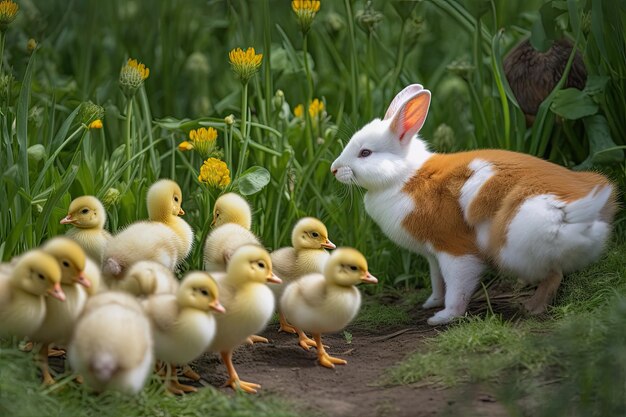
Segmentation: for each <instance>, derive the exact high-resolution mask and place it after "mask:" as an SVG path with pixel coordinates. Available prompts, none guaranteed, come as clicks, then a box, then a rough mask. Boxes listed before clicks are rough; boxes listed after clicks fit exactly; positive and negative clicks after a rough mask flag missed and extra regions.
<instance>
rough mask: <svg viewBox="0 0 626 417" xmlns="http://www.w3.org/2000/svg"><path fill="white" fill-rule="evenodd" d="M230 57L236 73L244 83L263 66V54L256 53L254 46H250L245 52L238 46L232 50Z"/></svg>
mask: <svg viewBox="0 0 626 417" xmlns="http://www.w3.org/2000/svg"><path fill="white" fill-rule="evenodd" d="M228 58H229V59H230V65H231V67H232V68H233V71H235V74H237V76H238V77H239V79H240V80H241V82H242V84H246V83H247V82H248V81H249V80H250V78H252V76H253V75H254V74H255V73H256V72H257V71H258V70H259V68H260V67H261V61H262V60H263V54H257V53H255V51H254V48H248V49H246V51H245V52H244V51H243V50H242V49H241V48H236V49H233V50H232V51H230V53H229V54H228Z"/></svg>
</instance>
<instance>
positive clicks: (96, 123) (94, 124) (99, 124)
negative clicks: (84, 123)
mask: <svg viewBox="0 0 626 417" xmlns="http://www.w3.org/2000/svg"><path fill="white" fill-rule="evenodd" d="M89 129H102V120H100V119H96V120H94V121H93V122H91V123H89Z"/></svg>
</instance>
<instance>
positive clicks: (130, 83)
mask: <svg viewBox="0 0 626 417" xmlns="http://www.w3.org/2000/svg"><path fill="white" fill-rule="evenodd" d="M149 75H150V69H149V68H148V67H146V66H145V65H144V64H142V63H141V62H137V60H136V59H128V62H126V64H125V65H124V66H123V67H122V70H121V71H120V86H121V87H122V91H124V94H126V96H127V97H132V96H133V95H134V94H135V93H136V92H137V90H138V89H139V87H141V85H142V84H143V82H144V80H145V79H146V78H148V76H149Z"/></svg>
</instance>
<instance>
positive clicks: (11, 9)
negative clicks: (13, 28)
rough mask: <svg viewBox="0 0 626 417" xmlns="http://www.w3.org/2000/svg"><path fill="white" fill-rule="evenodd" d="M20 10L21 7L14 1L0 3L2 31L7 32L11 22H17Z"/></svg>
mask: <svg viewBox="0 0 626 417" xmlns="http://www.w3.org/2000/svg"><path fill="white" fill-rule="evenodd" d="M19 9H20V6H18V5H17V4H15V3H14V2H13V1H12V0H2V1H0V31H2V32H4V31H6V30H7V28H8V27H9V25H10V24H11V22H13V21H14V20H15V17H16V16H17V12H18V10H19Z"/></svg>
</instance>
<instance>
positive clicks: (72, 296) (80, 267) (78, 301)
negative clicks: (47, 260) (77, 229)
mask: <svg viewBox="0 0 626 417" xmlns="http://www.w3.org/2000/svg"><path fill="white" fill-rule="evenodd" d="M41 249H42V250H43V251H44V252H46V253H47V254H49V255H51V256H52V257H54V258H55V259H56V261H57V263H58V264H59V267H60V268H61V288H62V289H63V292H64V293H65V300H63V301H60V300H59V299H56V298H51V297H49V298H46V301H45V302H46V315H45V318H44V320H43V323H42V324H41V326H40V327H39V328H38V329H37V330H36V331H35V332H34V334H33V335H32V337H31V339H32V340H33V341H35V342H40V343H41V344H42V345H41V349H40V350H39V364H40V367H41V373H42V377H43V382H44V384H46V385H50V384H53V383H54V382H55V381H54V378H53V377H52V375H51V374H50V370H49V368H48V355H49V353H50V352H49V348H50V344H51V343H52V342H56V343H58V344H60V345H65V344H66V343H67V342H69V338H70V336H71V335H72V331H73V330H74V326H75V324H76V321H77V319H78V316H79V315H80V313H81V312H82V311H83V308H84V307H85V303H86V302H87V291H86V290H85V289H86V288H90V287H91V282H89V280H88V279H87V278H86V277H85V274H84V269H85V263H86V259H87V258H86V256H85V252H84V251H83V249H82V248H81V247H80V245H79V244H78V243H77V242H75V241H73V240H71V239H68V238H65V237H55V238H53V239H50V240H49V241H47V242H46V243H45V244H44V245H43V246H42V247H41Z"/></svg>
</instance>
